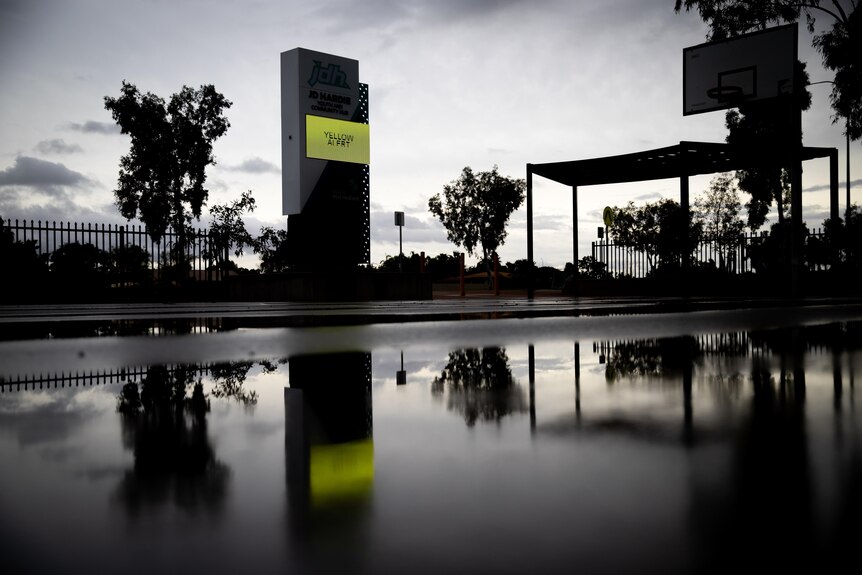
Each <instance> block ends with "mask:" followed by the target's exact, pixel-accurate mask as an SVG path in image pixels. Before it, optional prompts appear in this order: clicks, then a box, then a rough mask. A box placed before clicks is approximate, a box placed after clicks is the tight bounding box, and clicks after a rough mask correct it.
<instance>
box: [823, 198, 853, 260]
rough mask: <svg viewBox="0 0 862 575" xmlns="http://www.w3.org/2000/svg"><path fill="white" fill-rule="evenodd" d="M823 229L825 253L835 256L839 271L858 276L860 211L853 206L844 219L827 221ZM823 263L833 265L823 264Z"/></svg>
mask: <svg viewBox="0 0 862 575" xmlns="http://www.w3.org/2000/svg"><path fill="white" fill-rule="evenodd" d="M823 226H824V228H825V231H826V233H825V237H824V242H825V244H826V250H825V252H826V253H827V254H829V256H833V255H834V256H836V257H837V261H836V262H834V263H835V264H837V267H838V268H839V269H844V270H846V271H848V272H853V273H855V274H858V271H859V268H860V267H862V210H860V208H859V206H857V205H856V204H853V205H852V206H850V209H849V210H848V211H847V217H846V218H845V219H841V218H838V219H837V220H832V219H831V218H830V219H827V220H826V221H824V222H823ZM823 263H830V264H831V263H833V262H831V261H829V262H823Z"/></svg>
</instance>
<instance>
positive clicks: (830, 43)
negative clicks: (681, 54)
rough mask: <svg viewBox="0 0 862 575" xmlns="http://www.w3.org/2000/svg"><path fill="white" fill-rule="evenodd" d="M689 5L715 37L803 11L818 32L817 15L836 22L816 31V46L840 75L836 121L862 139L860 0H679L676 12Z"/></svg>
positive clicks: (797, 17)
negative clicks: (840, 120)
mask: <svg viewBox="0 0 862 575" xmlns="http://www.w3.org/2000/svg"><path fill="white" fill-rule="evenodd" d="M824 4H825V6H824ZM683 8H684V9H685V11H686V12H689V11H691V10H695V9H696V10H697V12H698V14H699V15H700V17H701V19H702V20H703V21H704V22H706V23H707V25H709V28H710V31H709V34H708V35H707V38H708V39H709V40H722V39H724V38H731V37H733V36H738V35H740V34H744V33H746V32H750V31H753V30H762V29H764V28H766V27H767V26H768V25H770V24H782V23H791V22H797V21H799V20H800V19H801V18H802V16H803V15H804V16H805V21H806V26H807V29H808V32H809V33H810V34H814V29H815V22H816V17H817V16H825V17H827V18H829V19H830V20H831V24H832V25H831V26H830V27H827V28H826V29H825V30H824V31H823V32H820V33H819V34H814V36H813V38H812V45H813V46H814V47H815V48H816V49H817V51H818V52H820V55H821V57H822V59H823V66H824V67H825V68H827V69H828V70H831V71H833V72H834V73H835V77H834V82H833V84H832V95H831V102H832V109H833V111H834V112H835V115H834V116H833V118H832V120H833V122H837V121H838V120H839V119H844V122H845V133H846V134H847V135H849V136H850V138H851V139H852V140H858V139H859V138H860V137H862V37H860V35H862V21H860V17H859V15H858V14H857V13H856V2H855V1H854V0H846V1H844V2H840V1H839V0H831V1H830V2H828V3H827V2H821V0H675V3H674V11H675V12H677V13H679V12H680V11H681V10H682V9H683Z"/></svg>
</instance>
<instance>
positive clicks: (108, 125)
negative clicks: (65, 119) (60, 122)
mask: <svg viewBox="0 0 862 575" xmlns="http://www.w3.org/2000/svg"><path fill="white" fill-rule="evenodd" d="M69 129H70V130H73V131H75V132H83V133H84V134H119V133H120V126H118V125H117V124H114V123H112V122H96V121H95V120H87V121H86V122H84V123H83V124H79V123H77V122H72V123H70V124H69Z"/></svg>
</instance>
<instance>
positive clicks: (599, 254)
mask: <svg viewBox="0 0 862 575" xmlns="http://www.w3.org/2000/svg"><path fill="white" fill-rule="evenodd" d="M824 235H825V234H824V231H823V230H822V229H821V228H816V229H813V230H809V231H808V233H807V234H806V236H805V248H806V251H808V252H809V253H810V254H811V256H812V257H809V258H807V260H806V265H807V266H808V267H809V269H812V270H814V269H828V268H829V264H828V261H827V259H826V258H824V257H822V256H821V257H817V256H818V255H820V254H819V253H817V254H815V251H816V250H820V249H822V248H821V246H822V242H823V239H824ZM768 238H769V236H768V234H767V232H761V233H759V234H758V233H747V234H742V235H741V236H740V238H739V241H738V242H736V243H735V244H734V245H732V246H725V247H723V248H722V247H720V246H719V244H718V242H716V241H701V242H699V243H698V245H697V246H696V248H695V250H694V252H693V254H692V256H693V258H694V261H695V262H696V263H697V264H698V266H699V267H703V266H707V267H708V266H713V267H715V268H717V269H722V270H725V271H727V272H729V273H733V274H742V273H749V272H753V271H755V269H754V265H753V262H752V252H753V251H754V250H755V249H756V248H757V246H760V245H763V243H764V242H766V241H767V239H768ZM815 245H817V248H815V247H814V246H815ZM592 258H593V260H594V261H596V262H599V263H602V264H605V270H606V271H608V272H609V273H610V274H611V275H612V276H613V277H617V278H619V277H632V278H644V277H647V276H649V274H650V273H651V272H652V271H653V270H654V268H655V267H656V266H657V264H658V262H655V261H653V262H650V258H649V256H648V255H647V253H646V252H645V251H642V250H637V249H635V248H632V247H629V246H624V245H619V244H616V243H614V242H612V241H608V240H607V239H605V240H599V241H595V242H592Z"/></svg>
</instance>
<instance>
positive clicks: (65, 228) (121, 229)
mask: <svg viewBox="0 0 862 575" xmlns="http://www.w3.org/2000/svg"><path fill="white" fill-rule="evenodd" d="M3 227H4V228H6V229H7V230H9V231H11V232H12V234H13V236H14V239H15V241H22V242H23V241H28V240H33V241H35V242H36V246H35V247H36V251H37V253H38V254H39V255H40V256H50V255H51V254H52V253H53V252H54V251H56V250H57V249H58V248H60V247H62V246H64V245H67V244H73V243H79V244H82V245H86V244H90V245H93V246H95V247H96V248H98V249H100V250H102V251H103V252H106V253H108V254H111V255H112V256H116V257H115V259H116V260H117V261H118V262H123V261H125V260H124V258H123V255H124V252H127V251H129V248H130V247H131V246H137V247H138V248H139V249H140V250H142V251H143V252H144V253H146V254H147V255H148V258H149V263H148V267H149V270H150V271H151V272H152V277H153V280H154V281H159V280H160V279H163V278H167V277H168V275H167V272H168V271H169V270H170V269H171V268H173V267H174V266H175V264H176V263H178V262H177V261H175V260H177V259H178V254H176V252H175V249H174V248H175V246H177V245H178V237H179V234H177V233H176V232H175V231H173V230H171V229H169V230H168V231H166V232H165V234H164V236H162V239H161V241H159V242H154V241H153V240H152V238H150V236H149V234H148V233H147V229H146V228H145V227H144V226H142V225H134V224H132V225H119V224H114V225H111V224H107V225H105V224H95V225H94V224H92V223H88V224H84V223H77V222H65V223H64V222H59V223H57V222H55V221H53V222H48V221H45V222H42V221H41V220H39V221H33V220H30V222H29V223H28V222H27V221H26V220H22V221H19V220H17V219H16V220H5V219H4V220H3ZM229 249H230V246H224V245H222V246H218V245H216V241H215V240H214V238H211V237H210V235H209V234H208V233H207V232H206V231H204V230H193V236H192V237H191V239H190V241H189V242H188V243H187V245H186V246H185V249H184V252H185V253H184V254H183V258H184V260H185V262H186V264H187V265H188V268H189V277H190V278H193V279H196V280H200V281H221V280H222V279H223V278H224V277H225V276H226V273H225V270H224V266H223V265H222V264H224V263H225V262H227V261H228V259H229V253H228V252H229ZM118 271H119V272H121V273H122V272H123V271H126V270H118Z"/></svg>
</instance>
